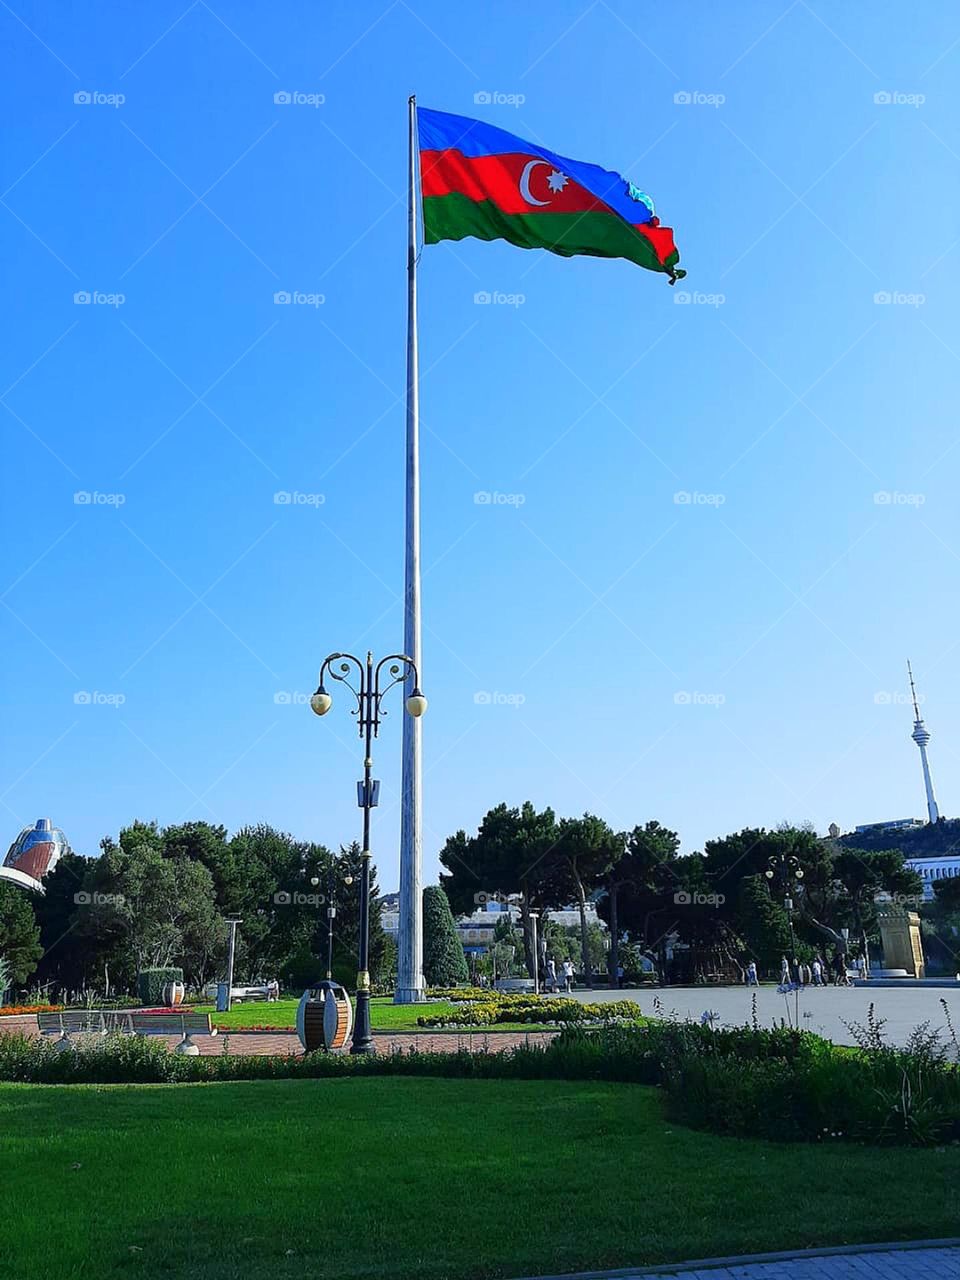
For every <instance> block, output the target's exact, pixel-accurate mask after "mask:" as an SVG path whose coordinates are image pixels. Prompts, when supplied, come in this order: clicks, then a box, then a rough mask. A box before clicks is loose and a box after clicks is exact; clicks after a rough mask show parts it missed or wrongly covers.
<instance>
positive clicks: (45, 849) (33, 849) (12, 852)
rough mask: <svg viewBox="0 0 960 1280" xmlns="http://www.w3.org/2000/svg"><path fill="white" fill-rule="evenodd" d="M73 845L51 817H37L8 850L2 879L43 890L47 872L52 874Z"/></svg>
mask: <svg viewBox="0 0 960 1280" xmlns="http://www.w3.org/2000/svg"><path fill="white" fill-rule="evenodd" d="M69 848H70V846H69V844H68V843H67V837H66V836H65V835H64V834H63V832H62V831H61V830H60V828H59V827H55V826H53V825H52V823H51V822H50V819H49V818H38V819H37V822H36V825H35V826H33V827H24V829H23V830H22V831H21V832H20V834H19V835H18V836H17V838H16V840H14V842H13V844H12V845H11V846H10V848H9V849H8V850H7V856H6V857H5V858H4V860H3V866H2V867H0V880H10V881H11V882H12V883H13V884H19V885H20V886H21V887H22V888H24V889H30V890H32V891H33V892H34V893H43V884H42V883H41V882H42V880H43V878H44V876H46V875H49V874H50V872H51V871H52V870H53V868H54V867H55V866H56V865H57V863H58V862H59V861H60V857H61V855H62V854H63V853H65V852H66V851H67V850H68V849H69Z"/></svg>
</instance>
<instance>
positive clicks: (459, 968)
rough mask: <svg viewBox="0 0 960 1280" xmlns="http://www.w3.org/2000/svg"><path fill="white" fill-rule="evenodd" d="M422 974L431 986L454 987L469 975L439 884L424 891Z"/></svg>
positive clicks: (445, 896)
mask: <svg viewBox="0 0 960 1280" xmlns="http://www.w3.org/2000/svg"><path fill="white" fill-rule="evenodd" d="M423 976H424V978H426V981H427V986H430V987H453V986H456V984H457V983H458V982H466V981H467V976H468V975H467V960H466V957H465V956H464V954H463V944H462V943H461V941H460V937H459V935H458V933H457V926H456V923H455V922H454V919H453V912H452V911H451V910H450V902H449V900H448V898H447V895H446V894H445V893H444V891H443V889H441V887H440V886H439V885H430V886H428V887H427V888H426V889H424V891H423Z"/></svg>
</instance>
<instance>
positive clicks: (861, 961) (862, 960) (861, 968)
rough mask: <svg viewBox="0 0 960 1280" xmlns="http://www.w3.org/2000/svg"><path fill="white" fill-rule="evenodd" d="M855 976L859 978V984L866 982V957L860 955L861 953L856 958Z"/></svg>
mask: <svg viewBox="0 0 960 1280" xmlns="http://www.w3.org/2000/svg"><path fill="white" fill-rule="evenodd" d="M857 976H858V977H859V979H860V981H861V982H866V980H867V957H866V956H865V955H863V953H862V952H861V954H860V955H858V956H857Z"/></svg>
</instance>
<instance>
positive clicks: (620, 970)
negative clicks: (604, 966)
mask: <svg viewBox="0 0 960 1280" xmlns="http://www.w3.org/2000/svg"><path fill="white" fill-rule="evenodd" d="M625 977H626V970H625V969H624V967H623V965H622V964H618V965H617V986H618V987H619V988H620V990H621V991H622V990H623V980H624V978H625Z"/></svg>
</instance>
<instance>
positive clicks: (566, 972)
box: [563, 958, 573, 991]
mask: <svg viewBox="0 0 960 1280" xmlns="http://www.w3.org/2000/svg"><path fill="white" fill-rule="evenodd" d="M563 989H564V991H572V990H573V961H572V960H571V959H569V958H568V959H566V960H564V962H563Z"/></svg>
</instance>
